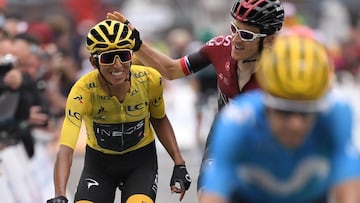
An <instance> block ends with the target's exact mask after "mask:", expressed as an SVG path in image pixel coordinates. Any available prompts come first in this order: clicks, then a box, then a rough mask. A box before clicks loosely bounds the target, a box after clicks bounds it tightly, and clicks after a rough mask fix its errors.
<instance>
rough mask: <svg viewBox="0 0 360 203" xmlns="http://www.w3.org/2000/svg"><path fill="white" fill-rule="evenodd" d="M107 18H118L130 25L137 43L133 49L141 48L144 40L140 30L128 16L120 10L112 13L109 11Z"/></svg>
mask: <svg viewBox="0 0 360 203" xmlns="http://www.w3.org/2000/svg"><path fill="white" fill-rule="evenodd" d="M106 18H107V19H110V20H117V21H120V22H122V23H124V24H126V25H127V26H129V28H130V29H131V30H132V37H133V39H134V41H135V45H134V47H133V48H132V50H133V51H137V50H139V49H140V47H141V45H142V40H141V38H140V33H139V31H138V30H137V29H136V28H135V27H134V26H133V25H132V24H131V23H130V22H129V21H128V20H127V19H126V17H125V16H124V15H123V14H121V13H120V12H117V11H114V12H112V13H107V15H106Z"/></svg>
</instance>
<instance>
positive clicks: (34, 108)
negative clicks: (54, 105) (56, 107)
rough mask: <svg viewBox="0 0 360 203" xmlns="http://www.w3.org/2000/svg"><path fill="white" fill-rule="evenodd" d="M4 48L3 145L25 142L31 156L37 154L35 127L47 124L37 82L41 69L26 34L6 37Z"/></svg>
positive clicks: (0, 82) (0, 78) (0, 79)
mask: <svg viewBox="0 0 360 203" xmlns="http://www.w3.org/2000/svg"><path fill="white" fill-rule="evenodd" d="M0 46H1V47H2V49H1V51H0V98H1V99H0V105H1V106H3V107H6V108H1V110H0V111H1V112H0V115H1V116H0V135H1V136H0V145H2V148H4V147H6V146H8V145H13V144H17V143H19V142H22V143H23V144H24V147H25V149H26V152H27V154H28V156H29V157H32V156H33V154H34V140H33V137H32V135H31V130H32V128H33V127H44V126H46V125H47V123H48V119H49V118H48V115H47V114H46V113H44V108H43V106H44V105H43V103H44V100H43V98H42V97H41V92H40V91H39V89H38V86H37V85H36V75H37V73H38V69H37V67H38V66H37V64H34V63H33V62H34V60H33V59H34V55H33V53H32V51H31V43H30V42H29V41H27V40H26V39H23V38H15V39H7V38H6V39H2V40H1V41H0Z"/></svg>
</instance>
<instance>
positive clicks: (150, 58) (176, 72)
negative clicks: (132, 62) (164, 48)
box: [107, 11, 185, 80]
mask: <svg viewBox="0 0 360 203" xmlns="http://www.w3.org/2000/svg"><path fill="white" fill-rule="evenodd" d="M107 18H108V19H112V20H118V21H120V22H122V23H125V22H126V21H127V20H126V18H125V16H124V15H122V14H121V13H119V12H116V11H115V12H113V13H107ZM128 25H129V26H130V27H131V28H132V29H134V27H133V26H132V25H131V24H129V23H128ZM139 40H140V37H139ZM139 40H138V41H139ZM140 41H141V40H140ZM135 54H136V56H137V57H138V59H139V60H140V61H141V62H142V63H143V64H144V65H146V66H150V67H153V68H155V69H156V70H158V71H159V72H160V74H161V75H162V76H164V77H165V78H166V79H168V80H172V79H176V78H180V77H184V76H185V74H184V72H183V69H182V65H181V60H180V59H176V60H174V59H172V58H170V57H169V56H167V55H165V54H163V53H161V52H160V51H158V50H156V49H154V48H151V46H150V45H148V44H147V43H145V42H143V43H142V44H141V46H140V49H138V50H136V52H135Z"/></svg>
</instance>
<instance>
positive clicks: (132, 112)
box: [126, 101, 149, 117]
mask: <svg viewBox="0 0 360 203" xmlns="http://www.w3.org/2000/svg"><path fill="white" fill-rule="evenodd" d="M148 106H149V101H144V102H141V103H138V104H135V105H128V106H126V114H128V115H129V116H134V117H135V116H139V115H141V114H143V113H144V109H145V108H148Z"/></svg>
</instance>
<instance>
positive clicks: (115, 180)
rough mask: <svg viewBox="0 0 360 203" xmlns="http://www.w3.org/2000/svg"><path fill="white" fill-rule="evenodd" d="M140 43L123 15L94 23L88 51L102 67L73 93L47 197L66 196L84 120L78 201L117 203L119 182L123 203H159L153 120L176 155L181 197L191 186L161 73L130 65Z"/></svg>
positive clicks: (58, 200) (58, 202)
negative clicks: (169, 115)
mask: <svg viewBox="0 0 360 203" xmlns="http://www.w3.org/2000/svg"><path fill="white" fill-rule="evenodd" d="M134 44H135V42H134V37H133V33H132V31H131V30H130V29H128V27H127V26H126V25H124V24H123V23H120V22H118V21H113V20H104V21H102V22H100V23H98V24H97V25H95V26H94V27H93V28H91V29H90V31H89V33H88V35H87V49H88V50H89V52H90V54H91V57H90V61H91V63H92V65H93V66H94V67H95V68H96V69H97V70H94V71H92V72H90V73H88V74H86V75H84V76H83V77H82V78H80V79H79V80H78V81H77V82H76V84H75V85H74V86H73V88H72V90H71V92H70V94H69V96H68V99H67V104H66V112H65V113H66V117H65V120H64V124H63V127H62V132H61V139H60V148H59V151H58V153H57V157H56V163H55V169H54V185H55V198H52V199H50V200H48V201H47V202H48V203H67V202H68V200H67V198H66V185H67V180H68V178H69V173H70V167H71V163H72V156H73V152H74V148H75V145H76V142H77V139H78V135H79V132H80V127H81V124H82V121H84V123H85V125H86V130H87V131H86V132H87V146H86V153H85V164H84V169H83V172H82V175H81V177H80V180H79V185H78V187H77V191H76V194H75V202H77V203H85V202H86V203H91V202H96V203H110V202H111V203H112V202H113V201H114V198H115V191H116V188H119V189H120V190H121V202H122V203H153V202H155V198H156V193H157V181H158V165H157V155H156V148H155V136H154V134H155V133H154V132H153V130H152V128H151V125H152V127H153V128H154V130H155V132H156V134H157V136H158V138H159V140H160V142H161V143H162V144H163V146H164V147H165V149H166V150H167V152H168V153H169V155H170V156H171V158H172V159H173V161H174V168H173V174H172V177H171V180H170V189H171V191H172V192H175V193H180V198H179V199H180V201H181V200H182V198H183V197H184V194H185V191H186V190H188V189H189V187H190V184H191V179H190V176H189V174H188V172H187V170H186V167H185V161H184V159H183V158H182V156H181V153H180V150H179V147H178V145H177V142H176V139H175V136H174V132H173V129H172V126H171V124H170V122H169V120H168V118H167V116H166V113H165V107H164V98H163V83H162V78H161V75H160V74H159V73H158V72H157V71H156V70H155V69H152V68H150V67H144V66H137V65H132V51H131V49H132V48H133V46H134ZM176 183H179V184H176Z"/></svg>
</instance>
